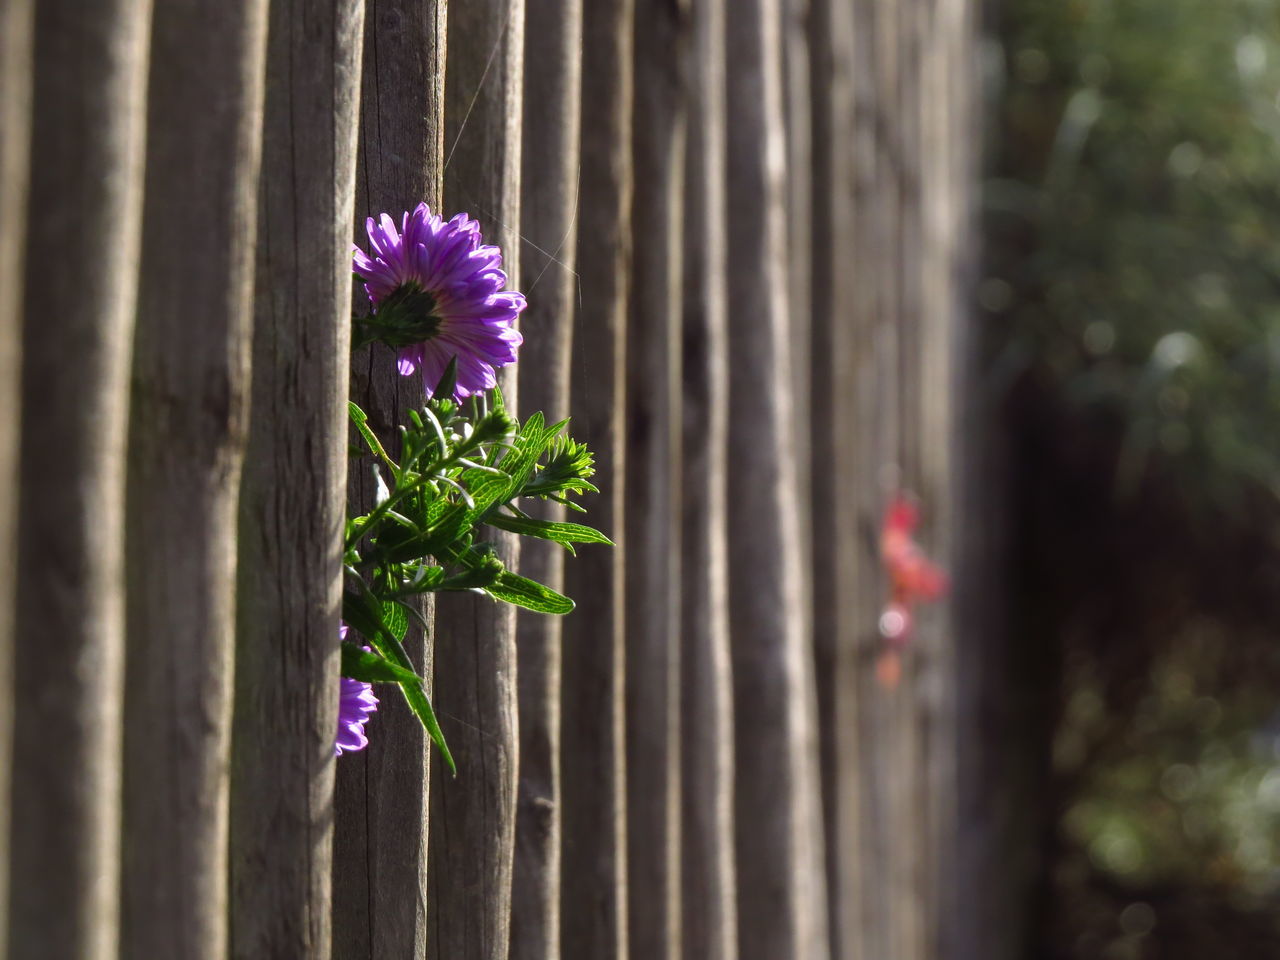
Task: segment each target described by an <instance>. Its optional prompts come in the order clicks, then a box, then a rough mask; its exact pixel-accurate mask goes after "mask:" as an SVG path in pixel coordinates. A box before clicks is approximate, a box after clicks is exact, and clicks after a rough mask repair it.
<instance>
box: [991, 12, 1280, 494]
mask: <svg viewBox="0 0 1280 960" xmlns="http://www.w3.org/2000/svg"><path fill="white" fill-rule="evenodd" d="M1001 11H1002V19H1003V22H1002V23H1001V24H1000V25H999V31H1000V36H1001V38H1002V43H1001V45H1000V46H999V47H998V48H995V51H996V52H997V53H998V56H997V57H993V58H992V62H993V63H994V64H996V65H997V66H998V69H997V70H996V71H994V72H993V78H994V79H996V80H998V82H999V83H1000V86H1001V89H1000V93H1001V96H1000V97H999V98H998V100H997V101H996V102H997V107H996V116H995V118H994V119H995V121H996V122H995V123H993V124H992V127H993V129H995V130H997V131H998V132H999V137H998V139H997V140H995V141H994V142H993V143H992V145H991V151H990V154H991V160H992V163H991V164H990V168H991V176H990V178H989V179H988V181H987V183H986V188H985V219H986V226H987V235H988V237H989V238H990V243H989V249H988V254H987V261H988V266H987V271H986V274H987V275H986V277H985V278H984V280H983V282H982V285H981V300H982V304H983V307H984V309H985V310H986V311H988V313H989V314H990V315H991V316H992V317H993V318H994V320H995V323H996V325H997V329H998V333H997V336H996V339H998V340H999V341H1000V342H1001V343H1002V345H1003V347H1004V352H1003V354H1002V356H1001V357H1000V358H998V363H999V364H1000V369H1002V370H1003V371H1004V372H1005V373H1006V374H1008V375H1011V376H1019V375H1023V374H1025V373H1026V372H1027V370H1028V368H1032V369H1033V370H1034V372H1035V374H1036V375H1037V376H1041V377H1045V378H1048V379H1049V380H1051V381H1053V382H1055V383H1057V384H1059V385H1060V387H1061V395H1062V396H1063V397H1064V398H1065V399H1066V400H1067V401H1068V402H1069V403H1071V404H1074V405H1077V406H1078V407H1079V408H1087V409H1090V410H1093V411H1095V412H1097V411H1101V412H1105V413H1109V414H1111V415H1113V416H1115V417H1118V418H1120V419H1122V420H1123V423H1124V428H1125V439H1124V446H1123V451H1122V454H1121V456H1120V458H1119V461H1118V463H1117V479H1118V480H1119V486H1120V488H1121V489H1122V490H1130V491H1132V490H1136V489H1137V488H1138V487H1139V485H1140V484H1139V481H1140V479H1141V476H1142V475H1143V473H1144V471H1146V470H1148V469H1149V468H1150V467H1151V466H1152V464H1153V462H1156V461H1158V462H1159V464H1160V469H1162V470H1167V471H1171V474H1172V475H1173V476H1174V477H1175V478H1176V479H1177V481H1178V482H1179V483H1180V484H1181V485H1182V491H1183V494H1184V495H1185V497H1186V498H1187V501H1188V503H1189V504H1190V505H1191V506H1199V505H1207V506H1212V507H1214V508H1217V509H1225V510H1229V511H1242V510H1244V509H1245V508H1244V507H1243V506H1241V496H1242V494H1244V495H1254V494H1257V493H1263V494H1265V495H1266V496H1267V497H1268V498H1273V497H1274V495H1275V494H1276V493H1277V492H1280V448H1278V447H1277V445H1276V444H1275V443H1274V439H1273V438H1274V434H1275V429H1274V424H1275V423H1276V422H1277V419H1278V418H1280V243H1277V241H1276V235H1277V232H1276V224H1277V223H1278V222H1280V110H1278V109H1277V92H1278V91H1280V20H1277V18H1276V16H1275V9H1274V5H1273V4H1271V3H1266V2H1260V0H1218V2H1213V3H1205V2H1203V0H1124V2H1117V0H1019V2H1014V3H1009V4H1003V5H1001Z"/></svg>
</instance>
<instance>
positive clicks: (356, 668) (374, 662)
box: [342, 642, 422, 683]
mask: <svg viewBox="0 0 1280 960" xmlns="http://www.w3.org/2000/svg"><path fill="white" fill-rule="evenodd" d="M342 675H343V676H344V677H349V678H350V679H352V680H361V681H363V682H365V683H421V682H422V678H421V677H419V676H418V675H417V674H416V673H414V672H413V671H412V670H406V669H404V667H399V666H396V665H395V664H394V663H392V662H391V661H390V660H387V659H385V658H384V657H380V656H378V655H377V654H376V653H370V652H369V651H368V650H366V649H364V647H362V646H360V644H358V643H347V642H344V643H343V644H342Z"/></svg>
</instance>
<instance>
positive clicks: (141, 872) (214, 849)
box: [121, 0, 266, 960]
mask: <svg viewBox="0 0 1280 960" xmlns="http://www.w3.org/2000/svg"><path fill="white" fill-rule="evenodd" d="M265 14H266V6H265V4H264V3H262V2H261V0H243V2H239V3H230V4H223V5H220V6H219V8H218V9H217V10H216V11H215V10H213V9H211V8H209V7H208V6H207V5H205V4H202V3H199V2H170V3H164V4H161V5H159V6H158V7H157V8H156V11H155V16H154V19H153V22H152V29H151V84H150V90H149V94H148V103H147V164H146V196H145V200H144V203H143V226H142V265H143V269H142V272H141V277H140V280H139V285H138V312H137V322H136V331H135V337H134V349H133V390H132V397H131V399H130V403H131V407H130V416H129V444H128V456H129V461H128V492H127V512H126V524H125V525H126V555H127V578H128V584H127V616H126V625H127V632H128V637H127V644H126V663H125V685H126V688H127V689H128V691H129V695H128V696H127V697H126V699H125V711H124V720H125V730H124V823H123V858H124V870H123V886H122V891H121V908H122V915H121V950H122V951H123V952H124V953H125V954H126V955H128V956H138V957H147V956H151V957H158V956H181V957H192V958H202V957H203V958H209V960H214V958H218V960H221V958H222V957H224V956H225V955H226V952H227V816H228V798H229V774H230V763H229V757H230V746H231V700H232V672H231V668H232V660H233V657H234V647H235V572H236V504H237V499H238V495H239V483H240V469H241V466H242V464H243V462H244V452H245V439H246V432H247V431H246V426H247V424H246V419H247V412H248V399H249V351H250V343H251V337H252V326H253V324H252V314H251V313H250V302H251V298H252V295H253V274H254V269H253V267H254V264H253V258H254V249H255V244H254V239H255V236H254V234H255V222H256V220H257V188H258V182H257V181H258V162H259V157H260V154H261V146H262V91H263V69H264V64H265V61H264V53H265V50H264V44H265V41H266V17H265ZM193 102H199V103H202V104H203V105H204V106H203V108H202V109H201V110H199V111H193V110H192V109H191V104H192V103H193ZM192 183H198V184H199V185H200V188H199V189H196V190H193V189H192V188H191V185H192ZM197 225H198V227H197ZM193 228H194V229H193ZM193 264H196V265H198V266H196V267H195V268H194V269H193V266H192V265H193ZM259 733H260V732H259Z"/></svg>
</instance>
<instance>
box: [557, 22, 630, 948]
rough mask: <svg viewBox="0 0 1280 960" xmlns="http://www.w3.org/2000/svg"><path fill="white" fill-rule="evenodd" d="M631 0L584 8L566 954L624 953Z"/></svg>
mask: <svg viewBox="0 0 1280 960" xmlns="http://www.w3.org/2000/svg"><path fill="white" fill-rule="evenodd" d="M632 8H633V4H632V2H631V0H590V2H588V3H586V4H584V8H583V29H582V34H583V62H582V76H583V84H582V173H581V178H580V181H579V199H578V210H579V218H578V275H579V278H580V296H579V302H578V310H577V316H576V320H575V327H574V339H573V371H572V392H571V405H570V406H571V411H572V413H573V422H574V431H575V435H576V436H578V437H579V438H580V439H582V440H584V441H586V442H587V443H589V444H590V445H591V448H592V450H593V451H594V452H595V455H596V469H597V477H598V481H599V482H598V486H599V487H600V489H601V490H603V491H604V493H603V495H601V496H599V497H596V498H594V500H593V502H592V504H591V512H592V516H593V518H594V519H593V521H592V522H593V523H595V524H596V525H597V526H598V527H600V529H602V530H604V531H605V533H607V534H608V535H609V536H610V537H612V538H613V540H614V542H615V543H616V544H617V547H616V549H615V550H614V551H613V552H612V553H611V555H610V556H609V557H608V558H607V559H602V561H601V562H598V563H591V564H588V563H571V564H569V565H568V567H567V568H566V571H565V586H566V591H567V593H568V594H569V596H571V597H573V598H574V599H575V600H576V601H577V604H578V607H577V609H576V610H575V611H574V612H573V613H571V614H570V615H569V616H568V617H566V618H565V623H564V651H563V665H564V674H563V691H564V694H563V699H562V702H561V720H562V725H561V758H562V764H561V769H562V778H563V781H562V782H563V796H564V802H563V805H562V810H563V819H564V822H565V823H568V824H572V825H573V828H572V829H571V830H567V831H565V833H564V840H563V850H562V860H561V877H562V889H561V900H560V902H561V913H560V921H561V942H562V947H563V956H566V957H591V958H592V960H620V958H625V957H626V956H627V943H626V936H627V934H626V930H627V902H626V897H627V893H626V889H627V887H626V882H627V881H626V845H625V844H626V840H625V829H626V773H625V756H624V743H623V677H624V673H623V671H624V647H623V633H622V623H623V613H624V611H623V602H624V601H623V597H624V587H623V582H624V581H623V556H624V554H623V551H624V549H625V542H624V538H623V533H624V513H623V499H624V498H623V494H624V479H623V478H624V475H625V473H624V471H625V465H626V459H625V452H624V451H625V445H624V432H623V423H622V411H623V403H624V399H625V379H624V378H625V371H626V366H625V364H626V352H625V351H626V305H627V290H628V285H629V277H628V254H629V249H630V243H631V224H630V215H631V186H632V180H631V81H632V77H631V57H632V46H631V27H632V19H631V13H632Z"/></svg>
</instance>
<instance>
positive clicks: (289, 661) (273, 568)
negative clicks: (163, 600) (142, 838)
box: [231, 0, 364, 958]
mask: <svg viewBox="0 0 1280 960" xmlns="http://www.w3.org/2000/svg"><path fill="white" fill-rule="evenodd" d="M301 12H302V11H301V7H300V5H299V4H298V3H296V2H294V0H271V3H270V46H269V50H268V72H267V95H266V105H265V118H264V136H263V158H262V176H261V189H260V191H259V193H258V195H257V200H258V249H257V276H256V294H255V298H254V307H253V312H254V335H253V356H252V365H253V379H252V392H251V404H252V418H251V422H250V428H249V447H248V459H247V461H246V464H245V470H244V476H243V482H242V486H241V495H240V504H239V534H240V543H239V568H238V593H237V600H238V611H237V624H238V637H237V650H236V713H235V722H234V744H233V768H232V800H231V811H232V823H231V926H232V949H231V955H232V956H233V957H237V958H249V957H295V956H299V957H300V956H305V957H318V958H325V957H328V956H329V955H330V947H331V932H330V911H329V898H330V887H331V884H330V873H331V859H330V858H331V851H332V837H333V816H334V808H333V771H334V759H333V738H334V731H335V729H336V726H337V691H338V663H337V661H338V651H337V643H336V633H337V629H338V607H339V590H340V575H341V541H340V538H341V535H342V522H343V517H344V515H345V508H346V440H347V427H346V408H345V402H344V401H345V400H346V385H347V383H346V381H347V378H346V371H347V354H348V349H349V342H350V318H349V311H350V302H351V271H350V263H349V246H348V244H349V242H350V230H351V227H350V224H351V213H352V202H353V195H354V180H355V157H356V153H355V148H356V145H355V132H356V119H357V111H358V100H359V82H360V50H361V33H362V23H363V16H364V8H363V4H362V3H361V2H360V0H335V2H331V3H327V4H321V5H313V6H310V7H308V9H307V15H306V17H305V22H304V21H303V20H302V19H301V18H300V14H301Z"/></svg>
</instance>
